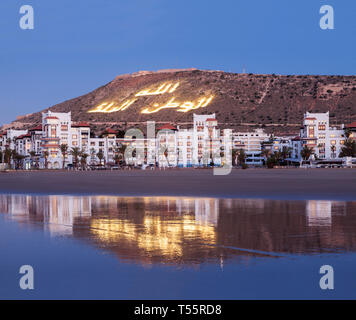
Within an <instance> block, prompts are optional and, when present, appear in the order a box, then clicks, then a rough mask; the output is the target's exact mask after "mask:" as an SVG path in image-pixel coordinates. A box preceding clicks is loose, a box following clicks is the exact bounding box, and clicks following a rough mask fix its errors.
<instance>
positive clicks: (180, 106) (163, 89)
mask: <svg viewBox="0 0 356 320" xmlns="http://www.w3.org/2000/svg"><path fill="white" fill-rule="evenodd" d="M179 84H180V83H179V82H175V83H174V82H173V83H163V84H161V85H160V86H159V87H156V88H155V89H145V90H142V91H139V92H138V93H136V94H135V97H137V98H136V99H135V98H134V99H128V100H126V101H124V102H123V103H122V104H121V105H117V103H116V102H104V103H102V104H100V105H98V106H97V107H95V108H93V109H91V110H89V111H88V113H95V112H98V113H99V112H100V113H112V112H118V111H125V110H127V109H128V108H129V107H130V106H131V105H132V104H134V103H135V102H136V101H137V99H139V97H142V96H155V95H162V94H165V93H173V92H175V91H176V89H177V88H178V87H179ZM213 98H214V96H208V97H201V98H200V99H198V100H196V101H195V102H194V101H185V102H176V101H175V99H176V98H175V97H173V98H171V99H170V100H169V101H168V102H167V103H166V104H162V105H160V104H157V103H155V104H153V106H150V107H147V108H144V109H142V110H141V113H143V114H150V113H156V112H158V111H160V110H163V109H177V110H176V111H177V112H188V111H191V110H195V109H199V108H205V107H206V106H207V105H208V104H209V103H210V102H211V101H212V100H213Z"/></svg>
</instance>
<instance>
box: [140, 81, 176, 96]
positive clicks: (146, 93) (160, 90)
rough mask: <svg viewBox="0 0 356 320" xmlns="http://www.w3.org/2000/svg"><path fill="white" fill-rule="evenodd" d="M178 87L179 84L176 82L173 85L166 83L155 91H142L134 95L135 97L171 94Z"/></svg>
mask: <svg viewBox="0 0 356 320" xmlns="http://www.w3.org/2000/svg"><path fill="white" fill-rule="evenodd" d="M178 86H179V82H177V83H176V84H174V85H173V84H172V83H168V84H166V83H164V84H162V85H161V86H160V87H159V88H158V89H157V90H154V91H150V90H149V89H146V90H142V91H140V92H138V93H137V94H136V97H141V96H156V95H160V94H164V93H172V92H174V91H176V89H177V88H178Z"/></svg>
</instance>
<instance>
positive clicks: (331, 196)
mask: <svg viewBox="0 0 356 320" xmlns="http://www.w3.org/2000/svg"><path fill="white" fill-rule="evenodd" d="M0 193H22V194H95V195H122V196H190V197H219V198H272V199H300V200H303V199H305V200H310V199H315V200H322V199H327V200H356V170H354V169H273V170H268V169H248V170H238V169H235V170H233V171H232V173H231V174H230V175H227V176H214V175H213V172H212V170H198V169H191V170H190V169H185V170H184V169H183V170H166V171H163V170H162V171H160V170H154V171H153V170H152V171H143V170H131V171H128V170H122V171H88V172H81V171H75V172H74V171H38V172H36V171H33V172H24V171H21V172H6V173H3V172H2V173H0Z"/></svg>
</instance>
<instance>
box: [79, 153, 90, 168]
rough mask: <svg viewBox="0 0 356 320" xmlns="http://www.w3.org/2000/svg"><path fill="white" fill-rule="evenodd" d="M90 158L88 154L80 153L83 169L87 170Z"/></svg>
mask: <svg viewBox="0 0 356 320" xmlns="http://www.w3.org/2000/svg"><path fill="white" fill-rule="evenodd" d="M88 157H89V155H88V154H87V153H85V152H84V151H82V152H81V153H80V165H81V166H82V168H83V169H86V167H87V158H88Z"/></svg>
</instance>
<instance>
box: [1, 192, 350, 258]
mask: <svg viewBox="0 0 356 320" xmlns="http://www.w3.org/2000/svg"><path fill="white" fill-rule="evenodd" d="M0 212H2V213H9V217H10V218H11V219H15V220H16V221H18V222H20V223H30V225H31V226H37V227H38V226H41V225H43V227H44V228H45V229H46V230H49V231H50V233H51V234H52V235H65V236H72V237H74V238H77V239H81V240H83V241H85V242H88V243H90V244H94V245H95V246H97V247H100V248H103V249H104V250H107V251H110V252H112V253H114V254H115V255H117V256H118V257H119V258H120V259H123V260H128V261H134V262H139V263H142V264H151V263H154V262H160V263H170V264H199V263H202V262H206V261H215V262H218V263H219V264H222V265H223V264H224V263H225V262H226V260H227V259H228V258H234V259H237V258H238V259H245V260H246V259H248V258H249V257H250V256H251V255H258V256H261V255H262V256H269V257H273V256H274V254H275V253H292V254H298V253H310V252H318V253H320V252H326V251H327V252H330V251H332V250H340V249H344V250H355V249H356V232H355V230H356V229H355V226H356V202H333V201H306V202H305V201H277V200H257V199H256V200H252V199H208V198H200V199H195V198H171V197H143V198H134V197H132V198H128V197H116V196H83V197H80V196H26V195H0ZM33 222H36V223H33ZM256 251H258V253H256Z"/></svg>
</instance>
